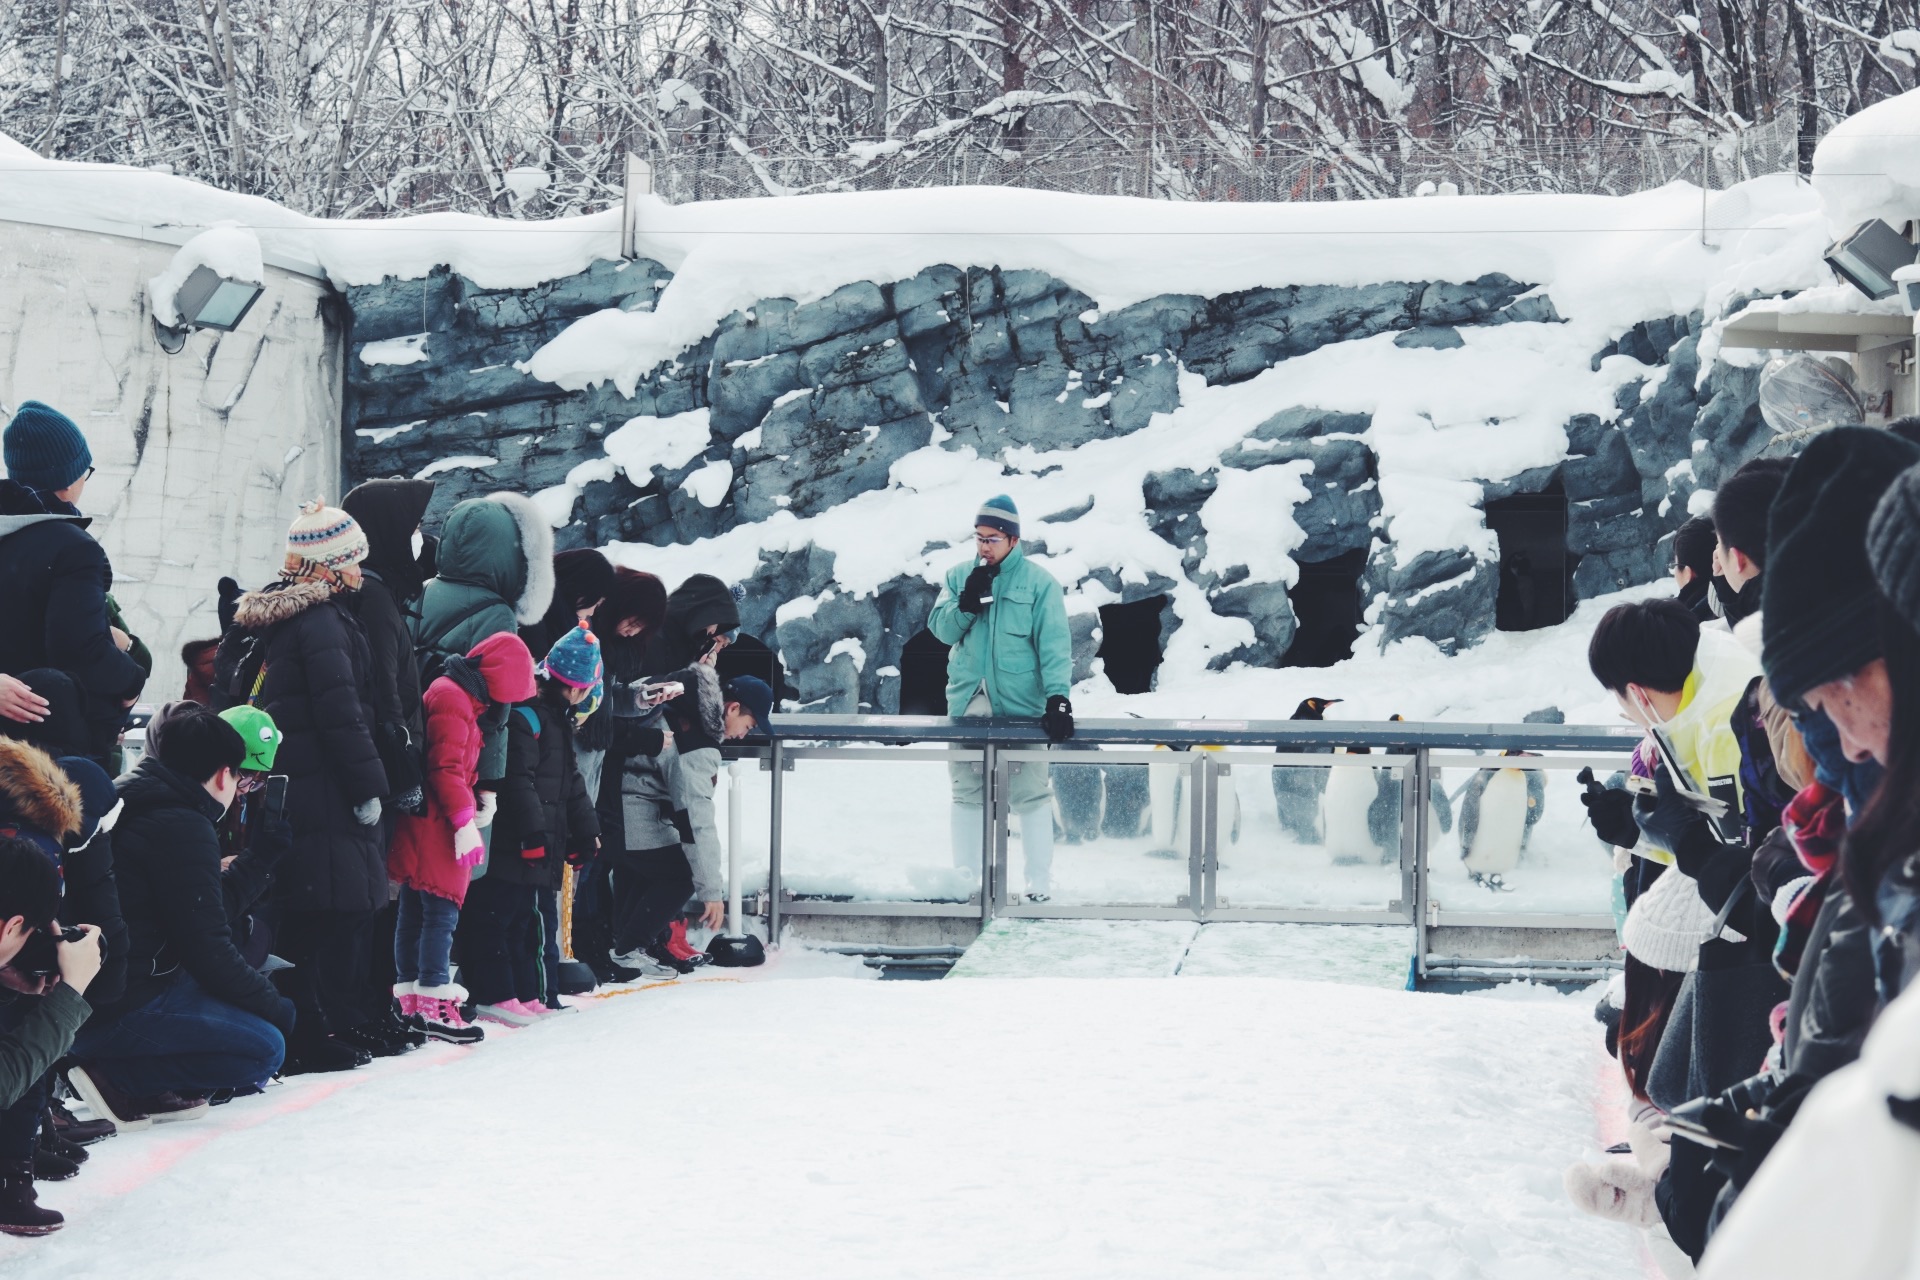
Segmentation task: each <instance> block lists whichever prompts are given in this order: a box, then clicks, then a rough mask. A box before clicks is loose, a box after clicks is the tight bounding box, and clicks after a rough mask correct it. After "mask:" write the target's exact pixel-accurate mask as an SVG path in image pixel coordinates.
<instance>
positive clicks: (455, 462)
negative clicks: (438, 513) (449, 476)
mask: <svg viewBox="0 0 1920 1280" xmlns="http://www.w3.org/2000/svg"><path fill="white" fill-rule="evenodd" d="M499 465H500V459H498V458H490V457H488V456H487V455H486V454H482V453H470V454H461V455H460V456H458V457H453V458H441V459H440V460H439V461H437V462H430V463H428V464H427V465H426V466H424V467H422V468H420V469H419V470H418V471H416V472H414V473H413V478H414V479H415V480H429V479H432V478H433V477H434V476H437V475H441V474H443V473H445V472H448V471H461V470H469V469H478V470H485V469H486V468H488V467H497V466H499Z"/></svg>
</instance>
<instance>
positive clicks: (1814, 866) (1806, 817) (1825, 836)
mask: <svg viewBox="0 0 1920 1280" xmlns="http://www.w3.org/2000/svg"><path fill="white" fill-rule="evenodd" d="M1780 825H1781V826H1783V827H1784V828H1786V832H1787V838H1788V839H1790V840H1792V841H1793V847H1794V850H1795V852H1797V853H1798V854H1799V855H1800V861H1801V863H1803V864H1804V865H1805V866H1806V868H1807V870H1808V871H1809V872H1811V873H1812V874H1813V879H1812V881H1811V882H1809V883H1808V884H1806V885H1805V886H1804V887H1803V888H1801V890H1800V892H1799V893H1797V894H1796V895H1794V899H1793V901H1792V902H1791V903H1790V904H1789V905H1788V906H1787V917H1786V921H1785V923H1784V924H1783V925H1782V926H1781V929H1780V939H1779V941H1778V942H1776V943H1775V944H1774V947H1773V965H1774V968H1776V969H1778V970H1779V971H1780V973H1781V976H1783V977H1785V978H1788V979H1791V978H1792V977H1793V975H1794V974H1795V973H1796V972H1798V971H1799V968H1800V961H1801V960H1802V959H1803V958H1804V957H1805V954H1806V949H1807V938H1808V935H1810V934H1811V933H1812V932H1813V922H1814V920H1815V918H1817V917H1818V916H1819V914H1820V907H1821V905H1822V904H1823V903H1825V902H1826V900H1827V892H1828V890H1830V889H1831V888H1832V887H1833V883H1834V872H1835V871H1836V870H1837V869H1838V868H1839V866H1840V840H1841V837H1842V836H1844V835H1845V834H1846V831H1847V809H1846V802H1845V801H1844V800H1843V799H1842V798H1841V796H1840V793H1839V792H1838V791H1834V790H1832V789H1831V788H1829V787H1827V786H1825V785H1824V784H1822V783H1818V782H1816V783H1813V784H1812V785H1810V786H1808V787H1807V788H1806V789H1805V790H1804V791H1802V792H1800V794H1799V795H1796V796H1795V797H1794V798H1793V799H1792V800H1790V801H1788V802H1787V807H1786V810H1785V811H1784V812H1783V813H1782V814H1781V815H1780Z"/></svg>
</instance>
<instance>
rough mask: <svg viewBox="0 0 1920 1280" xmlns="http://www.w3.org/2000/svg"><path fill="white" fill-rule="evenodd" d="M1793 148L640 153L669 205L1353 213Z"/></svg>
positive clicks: (1662, 138)
mask: <svg viewBox="0 0 1920 1280" xmlns="http://www.w3.org/2000/svg"><path fill="white" fill-rule="evenodd" d="M1798 157H1799V138H1798V136H1797V135H1796V134H1795V133H1794V131H1793V128H1792V122H1791V121H1789V120H1785V119H1781V120H1777V121H1774V122H1771V123H1769V124H1764V125H1757V126H1755V127H1753V128H1751V129H1747V130H1743V131H1741V132H1739V133H1729V134H1724V135H1721V136H1719V137H1716V138H1708V139H1686V138H1675V137H1672V136H1669V135H1658V134H1644V135H1641V136H1639V137H1638V138H1633V137H1627V136H1619V135H1616V136H1612V137H1608V138H1605V139H1600V140H1589V141H1583V142H1571V143H1545V144H1535V145H1527V146H1510V145H1502V146H1489V145H1474V144H1470V143H1459V144H1456V145H1454V146H1452V147H1450V148H1445V149H1442V148H1440V147H1437V146H1433V145H1431V144H1430V143H1429V142H1427V141H1424V140H1423V141H1422V142H1420V143H1418V144H1416V145H1414V146H1411V147H1408V148H1404V149H1401V150H1396V151H1394V152H1390V153H1389V152H1380V153H1372V154H1369V153H1366V152H1362V151H1348V152H1344V153H1342V154H1339V155H1327V154H1318V155H1313V154H1301V153H1299V152H1296V151H1286V150H1282V149H1279V148H1277V147H1276V148H1271V149H1265V150H1249V151H1245V152H1242V153H1233V152H1229V151H1228V150H1226V149H1224V148H1223V147H1221V146H1220V145H1218V144H1215V143H1180V142H1173V141H1169V142H1166V143H1162V144H1158V145H1155V146H1154V147H1152V148H1150V149H1145V148H1140V149H1134V150H1128V149H1126V148H1124V147H1090V146H1088V145H1087V144H1086V143H1085V142H1084V141H1081V140H1076V141H1075V142H1074V143H1073V144H1071V145H1063V146H1057V147H1048V146H1041V145H1034V146H1032V147H1030V148H1028V149H1027V150H1025V151H1023V152H1015V151H1011V150H1007V149H1005V148H995V147H990V146H986V145H981V144H978V143H971V142H969V143H965V144H960V145H954V144H945V145H942V146H940V147H939V148H938V149H937V150H934V149H929V150H926V151H924V152H920V153H916V152H915V151H914V149H913V148H912V147H911V145H905V144H900V145H896V144H877V145H870V146H862V147H860V148H858V149H856V150H855V151H854V152H853V153H851V154H844V153H843V154H840V155H833V156H791V155H786V156H783V155H774V154H764V153H760V152H756V151H754V150H752V149H751V148H744V147H733V148H730V147H726V146H714V147H710V148H705V149H702V148H698V147H691V148H676V149H674V150H671V151H664V152H662V151H658V150H655V151H652V152H651V154H649V155H648V156H647V158H648V159H649V160H650V161H651V162H652V164H653V187H654V191H655V192H656V193H657V194H659V195H661V196H664V197H665V198H666V199H668V200H671V201H673V202H675V203H682V202H687V201H694V200H720V199H732V198H741V197H755V196H766V195H786V194H798V193H802V192H814V191H876V190H890V189H896V188H903V187H950V186H991V187H1028V188H1034V189H1039V190H1048V191H1074V192H1082V193H1087V194H1095V195H1125V196H1145V197H1148V198H1150V199H1164V200H1223V201H1232V200H1246V201H1301V200H1366V199H1381V198H1386V197H1393V196H1416V195H1429V194H1440V193H1444V194H1460V195H1497V194H1504V193H1510V192H1555V193H1561V194H1590V195H1625V194H1627V193H1629V192H1634V191H1645V190H1648V189H1650V188H1653V187H1659V186H1662V185H1664V184H1666V183H1669V182H1673V181H1676V180H1681V181H1687V182H1692V183H1694V184H1696V185H1700V186H1704V187H1707V188H1709V189H1716V190H1719V189H1725V188H1726V187H1729V186H1732V185H1733V184H1735V183H1737V182H1742V181H1745V180H1746V179H1748V178H1753V177H1757V176H1759V175H1761V174H1767V173H1792V172H1794V171H1795V170H1796V168H1797V163H1798Z"/></svg>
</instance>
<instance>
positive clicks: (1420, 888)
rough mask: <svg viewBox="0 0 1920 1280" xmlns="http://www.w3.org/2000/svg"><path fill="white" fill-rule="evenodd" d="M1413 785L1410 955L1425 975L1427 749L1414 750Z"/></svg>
mask: <svg viewBox="0 0 1920 1280" xmlns="http://www.w3.org/2000/svg"><path fill="white" fill-rule="evenodd" d="M1413 778H1414V787H1415V788H1416V790H1417V794H1418V795H1419V796H1420V797H1421V801H1420V804H1419V806H1418V809H1417V812H1415V814H1414V820H1413V821H1414V849H1413V856H1414V866H1413V956H1414V963H1415V965H1416V966H1417V968H1416V972H1417V973H1418V974H1419V975H1420V976H1421V977H1422V978H1425V977H1426V976H1427V852H1428V841H1429V840H1430V839H1431V838H1432V832H1431V830H1430V829H1429V823H1430V818H1429V809H1430V806H1429V805H1428V804H1427V803H1426V797H1427V796H1428V795H1430V794H1431V793H1432V791H1433V766H1432V765H1431V764H1430V763H1429V762H1428V759H1427V749H1426V748H1425V747H1415V748H1414V749H1413Z"/></svg>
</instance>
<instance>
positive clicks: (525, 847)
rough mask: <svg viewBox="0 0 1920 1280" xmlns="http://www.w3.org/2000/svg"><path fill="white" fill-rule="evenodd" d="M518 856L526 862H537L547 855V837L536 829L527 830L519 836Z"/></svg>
mask: <svg viewBox="0 0 1920 1280" xmlns="http://www.w3.org/2000/svg"><path fill="white" fill-rule="evenodd" d="M520 856H521V857H522V858H524V859H526V860H527V861H528V862H538V861H540V860H541V859H542V858H544V857H546V856H547V838H546V837H545V836H543V835H541V834H540V833H539V832H537V831H529V832H528V833H527V834H526V835H524V836H521V837H520Z"/></svg>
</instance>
